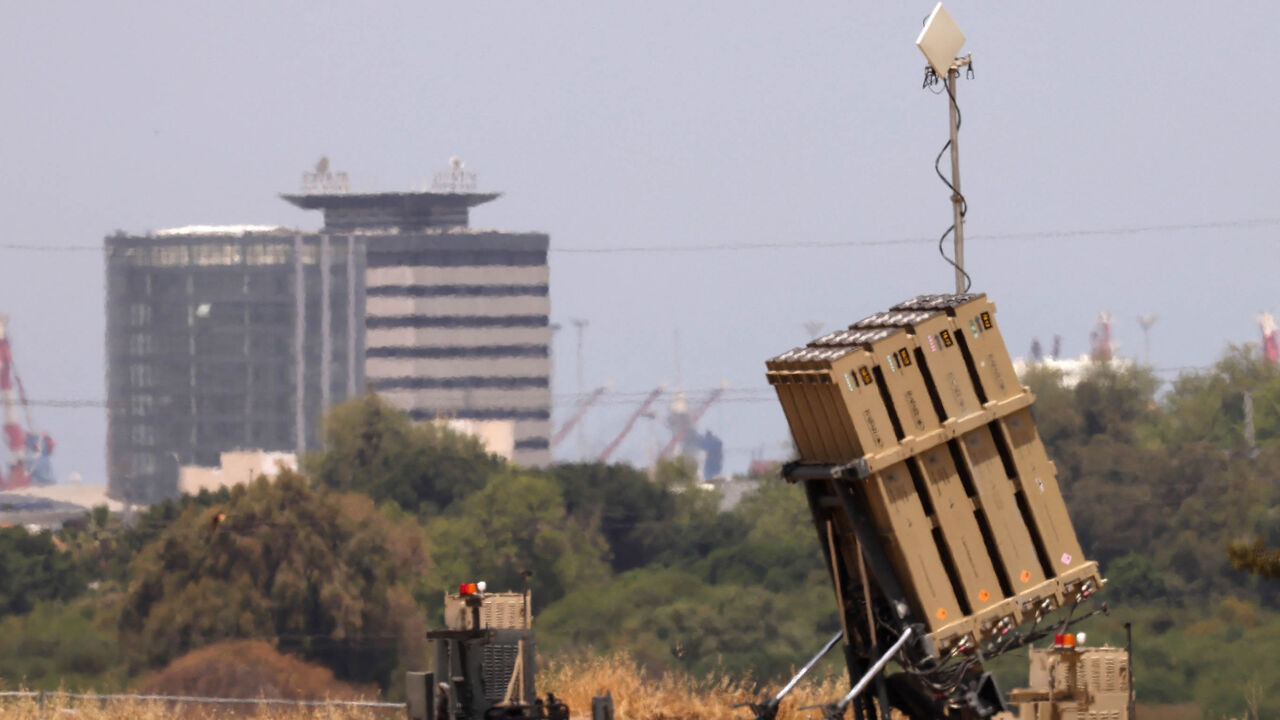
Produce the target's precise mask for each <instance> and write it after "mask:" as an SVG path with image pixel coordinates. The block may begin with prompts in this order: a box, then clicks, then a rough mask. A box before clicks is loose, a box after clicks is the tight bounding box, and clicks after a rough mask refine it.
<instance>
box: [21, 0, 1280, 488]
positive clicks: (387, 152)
mask: <svg viewBox="0 0 1280 720" xmlns="http://www.w3.org/2000/svg"><path fill="white" fill-rule="evenodd" d="M370 8H376V11H373V10H370ZM931 8H932V3H931V2H917V3H868V2H840V3H822V4H819V3H806V4H795V3H777V2H742V1H741V0H739V1H737V2H697V3H687V2H680V3H674V2H645V3H631V4H629V5H624V4H622V3H596V2H593V3H550V2H548V3H520V4H515V3H501V4H498V3H451V4H449V7H445V6H444V4H438V5H437V4H431V3H423V2H395V3H392V2H385V3H376V4H356V3H320V2H291V3H262V2H251V3H250V2H217V3H201V4H196V3H175V2H132V3H81V4H75V5H72V4H70V3H67V4H61V3H32V2H9V3H6V12H5V13H4V15H5V22H4V23H3V29H0V33H2V35H0V39H2V42H0V90H2V91H3V95H2V97H3V103H4V105H3V107H4V110H3V112H2V113H0V133H2V135H3V143H2V144H0V148H2V150H0V153H2V155H0V159H2V160H3V163H2V164H0V168H2V172H0V190H2V197H3V198H4V201H3V203H4V205H3V218H4V228H5V230H4V236H3V237H0V245H4V244H9V245H12V244H22V245H25V244H33V245H39V246H43V247H46V248H48V249H49V250H48V251H30V250H21V249H14V248H12V247H10V248H0V311H8V312H9V313H11V314H12V316H13V318H12V324H11V330H12V336H13V339H14V344H15V348H14V349H15V352H16V353H17V359H18V363H19V367H20V370H21V372H22V375H23V379H24V381H25V384H26V387H27V391H28V394H29V395H30V396H32V397H33V398H35V399H43V400H65V399H87V400H95V399H102V398H103V397H104V395H105V391H104V387H103V386H104V380H103V376H104V357H103V356H104V350H103V332H104V330H103V328H104V312H103V300H102V293H103V264H102V257H101V254H100V253H99V252H97V251H93V250H89V251H84V250H69V251H66V252H59V251H55V249H57V248H67V247H71V246H100V245H101V242H102V237H103V236H104V235H105V234H107V233H109V232H111V231H114V230H115V229H117V228H119V229H123V230H126V231H128V232H145V231H147V230H154V229H159V228H164V227H170V226H174V225H185V224H195V223H269V224H284V225H293V226H298V227H304V228H314V227H317V226H318V225H319V222H320V217H319V215H318V214H308V213H305V212H302V211H300V210H296V209H294V208H292V207H291V206H289V205H287V204H286V203H284V202H282V201H281V200H279V199H278V197H277V194H278V193H280V192H291V191H296V190H297V189H298V187H299V180H300V175H301V173H302V172H303V171H304V170H306V169H308V168H310V167H311V166H312V165H313V164H314V163H315V161H316V160H317V158H319V157H320V155H322V154H324V155H328V156H329V157H330V158H331V160H332V164H333V166H334V167H335V168H336V169H339V170H345V171H346V172H347V173H349V175H350V178H351V183H352V188H353V190H360V191H378V190H405V189H409V188H411V187H413V186H416V185H418V184H420V183H421V182H423V181H424V180H425V179H427V178H430V176H431V175H432V174H433V173H434V172H435V171H436V170H439V169H442V168H444V167H445V166H446V164H447V159H448V157H449V156H450V155H454V154H456V155H459V156H461V157H462V158H463V159H464V160H465V161H466V163H467V165H468V167H469V168H470V169H471V170H473V171H475V172H476V173H478V175H479V181H480V187H481V189H487V190H500V191H502V192H504V193H506V195H505V197H503V198H502V199H500V200H498V201H496V202H494V203H492V204H490V205H489V206H486V207H483V208H481V209H479V210H477V211H475V212H474V214H473V216H472V221H473V224H474V225H478V226H484V227H496V228H502V229H507V230H540V231H545V232H547V233H549V234H550V235H551V242H552V255H551V268H552V291H551V293H552V316H553V321H556V322H560V323H563V324H566V325H567V324H568V320H569V318H572V317H580V318H585V319H587V320H589V322H590V326H589V327H588V328H587V330H586V335H585V346H586V352H585V356H586V362H585V376H586V384H587V386H588V387H593V386H595V385H597V384H600V383H603V382H605V381H612V383H613V387H614V388H615V389H616V390H617V391H618V392H619V393H623V392H640V391H645V390H648V389H649V388H652V387H654V386H657V385H658V384H659V383H662V382H668V383H674V382H675V381H676V379H677V378H676V373H677V360H676V358H677V353H676V348H675V345H676V343H675V340H674V338H675V335H676V333H677V331H678V333H679V338H680V340H679V350H680V352H679V372H680V377H679V380H680V381H681V382H682V383H683V385H684V386H685V387H688V388H691V389H699V390H705V389H707V388H712V387H715V386H717V385H719V384H720V383H721V382H728V383H729V385H730V387H731V388H734V389H735V391H736V399H737V401H736V402H732V403H725V404H721V405H720V406H719V407H718V408H716V409H714V410H712V411H711V412H710V413H709V414H708V416H707V421H706V422H707V425H708V426H709V427H711V428H713V429H714V430H715V431H716V432H717V433H718V434H719V435H721V437H722V438H724V441H725V446H726V450H727V458H726V460H727V465H728V469H730V470H741V469H742V468H743V467H745V465H746V462H747V460H748V458H749V456H750V454H751V451H752V449H753V448H763V450H764V451H765V453H766V454H767V455H769V456H777V455H779V454H781V453H782V452H783V451H784V450H783V447H784V446H783V443H785V441H786V440H787V433H786V424H785V422H784V420H783V418H782V413H781V411H780V410H779V408H778V406H777V404H776V401H774V400H772V399H771V398H770V396H769V394H767V393H766V392H765V391H766V390H767V385H766V384H765V382H764V379H763V374H764V373H763V361H764V360H765V358H767V357H769V356H771V355H774V354H777V353H779V352H781V351H783V350H786V349H787V348H789V347H791V346H794V345H797V344H800V343H802V342H803V341H804V340H805V339H806V337H805V330H804V327H803V323H804V322H806V321H817V322H821V323H823V324H824V326H825V328H826V329H828V330H829V329H833V328H836V327H843V326H845V325H847V324H848V323H850V322H852V321H854V320H857V319H858V318H861V317H863V316H865V315H867V314H869V313H872V312H875V311H877V310H880V309H883V308H885V307H887V306H888V305H890V304H892V303H894V302H897V301H899V300H902V299H904V298H906V297H909V296H912V295H915V294H918V293H922V292H939V291H948V290H949V289H951V287H952V282H953V281H952V275H951V271H950V268H949V266H947V265H945V264H944V263H943V262H942V260H940V259H939V258H938V255H937V250H936V247H935V246H934V245H931V244H930V243H929V242H928V241H927V240H925V239H926V238H930V237H934V238H936V236H937V235H938V234H940V233H941V232H942V230H944V229H945V228H946V226H947V225H948V223H949V213H950V206H949V203H948V194H947V191H946V189H945V188H944V186H943V185H942V184H941V183H940V182H939V181H938V180H937V178H936V177H935V176H934V174H933V167H932V165H933V158H934V155H935V154H936V153H937V151H938V150H939V148H940V147H941V145H942V143H943V141H944V140H945V139H946V131H947V119H946V102H945V100H944V98H943V97H942V96H937V95H934V94H931V93H930V92H928V91H926V90H922V89H921V87H920V85H921V79H922V73H923V68H924V60H923V58H922V57H921V56H920V54H919V51H918V50H917V49H916V47H915V45H914V40H915V36H916V34H917V32H918V31H919V29H920V26H921V22H922V20H923V19H924V18H925V16H926V15H927V14H928V12H929V11H930V9H931ZM948 8H949V10H950V11H951V13H952V15H953V16H954V17H955V18H956V20H957V22H958V23H959V24H960V26H961V27H962V28H963V29H964V30H965V32H966V34H967V35H968V37H969V42H968V44H967V46H966V48H965V49H966V51H969V52H972V53H973V55H974V60H975V69H976V77H975V78H974V79H973V80H967V81H962V83H961V84H960V87H959V100H960V106H961V108H962V110H963V113H964V120H965V125H964V130H963V132H962V135H961V142H960V147H961V152H962V163H961V164H962V169H963V171H964V172H963V188H964V190H965V194H966V195H967V196H968V198H969V204H970V213H969V222H968V225H967V232H968V233H969V239H970V242H969V244H968V249H967V260H968V266H969V269H970V272H971V274H972V275H973V277H974V280H975V286H974V287H975V289H976V290H979V291H984V292H987V293H988V294H989V295H990V296H991V297H992V299H993V300H994V301H995V302H996V303H997V305H998V306H999V309H1000V315H999V319H1000V322H1001V324H1002V327H1003V330H1004V335H1005V338H1006V339H1007V340H1008V342H1009V343H1010V345H1011V349H1012V350H1013V351H1014V353H1015V354H1023V353H1025V351H1026V348H1027V347H1028V345H1029V343H1030V341H1031V338H1032V337H1033V336H1039V337H1040V338H1041V339H1042V340H1043V341H1044V342H1045V344H1046V345H1047V344H1048V343H1049V342H1050V339H1051V338H1052V336H1053V335H1054V334H1055V333H1058V334H1061V335H1062V336H1063V339H1064V350H1065V351H1066V352H1067V353H1068V354H1078V353H1081V352H1084V351H1085V350H1086V349H1087V343H1088V334H1089V330H1090V328H1091V326H1092V325H1093V323H1094V321H1095V317H1096V314H1097V312H1098V311H1100V310H1108V311H1110V312H1111V313H1112V315H1113V316H1114V317H1115V325H1114V332H1115V335H1116V336H1117V339H1118V340H1119V342H1120V343H1121V344H1122V351H1128V352H1130V353H1137V354H1140V353H1141V348H1142V337H1141V333H1140V330H1139V328H1138V325H1137V322H1136V319H1135V318H1136V316H1137V315H1139V314H1142V313H1155V314H1158V315H1159V316H1160V320H1159V321H1158V322H1157V323H1156V325H1155V327H1154V329H1153V330H1152V334H1151V345H1152V360H1153V363H1154V364H1155V365H1156V366H1157V367H1161V368H1170V367H1178V366H1197V365H1204V364H1207V363H1210V362H1212V361H1213V359H1214V358H1215V357H1217V356H1218V354H1219V353H1220V352H1221V351H1222V350H1223V348H1224V347H1225V345H1226V343H1228V342H1235V343H1240V342H1250V341H1254V340H1256V337H1257V335H1258V331H1257V326H1256V324H1255V321H1254V316H1255V315H1256V314H1257V313H1258V312H1259V311H1260V310H1264V309H1269V310H1273V311H1275V310H1280V287H1277V283H1276V270H1277V262H1276V261H1277V259H1280V251H1278V250H1277V247H1276V243H1275V240H1274V239H1273V238H1274V236H1275V234H1276V232H1277V228H1280V209H1277V207H1276V200H1275V193H1276V190H1277V188H1278V186H1280V183H1278V182H1277V181H1278V180H1280V163H1278V162H1277V161H1278V160H1280V158H1278V157H1277V155H1278V154H1277V147H1278V143H1277V140H1276V133H1277V126H1278V125H1280V95H1277V93H1276V92H1275V89H1274V86H1275V81H1274V73H1275V71H1276V68H1277V67H1280V46H1278V44H1277V43H1276V42H1274V40H1273V39H1272V38H1271V35H1273V34H1274V30H1275V28H1277V27H1280V6H1277V5H1276V4H1275V3H1262V2H1256V3H1221V4H1217V3H1186V2H1182V3H1169V2H1161V3H1154V2H1151V3H1137V2H1124V3H1116V2H1088V3H1083V2H1073V3H1055V4H1053V5H1049V4H1046V3H1001V4H999V5H998V6H997V5H995V4H990V3H986V4H980V3H974V2H963V1H961V0H956V1H955V2H951V3H949V4H948ZM944 167H945V164H944ZM1205 225H1209V226H1211V227H1204V226H1205ZM1152 226H1181V227H1180V228H1178V229H1172V228H1169V229H1164V230H1155V231H1144V232H1107V233H1100V234H1088V235H1076V236H1070V235H1068V236H1058V237H1054V236H1052V235H1051V234H1052V233H1055V232H1069V231H1078V230H1105V231H1115V230H1118V229H1130V228H1148V227H1152ZM1185 226H1200V227H1193V228H1187V227H1185ZM1010 235H1014V237H1009V236H1010ZM984 236H987V237H986V239H984ZM990 236H1002V237H990ZM898 239H921V242H917V243H906V244H895V245H883V246H867V245H845V246H840V247H827V248H814V247H798V246H796V245H795V244H800V243H830V242H844V243H857V242H870V241H882V240H898ZM751 244H776V245H778V246H779V247H776V248H773V249H755V250H744V249H733V248H741V246H744V245H751ZM705 246H715V247H721V248H729V249H721V250H700V251H677V250H678V249H684V250H690V249H692V248H695V247H705ZM634 247H664V248H665V247H669V248H673V250H671V251H650V252H637V253H632V252H613V253H598V254H597V253H576V252H571V251H572V250H582V249H596V250H608V249H611V248H612V249H618V248H634ZM556 352H557V358H558V363H557V368H556V376H555V392H556V394H557V397H558V401H559V402H561V403H563V406H562V407H561V406H558V407H557V419H560V418H563V417H564V415H565V411H566V410H567V409H568V407H569V404H570V403H572V401H573V399H572V398H571V397H569V395H570V394H572V393H573V392H575V391H576V389H577V388H576V376H575V375H576V374H575V371H576V368H575V364H574V362H573V358H574V348H573V334H572V330H565V331H561V332H560V333H559V335H558V336H557V341H556ZM628 401H629V400H628ZM629 409H630V408H629V406H628V405H626V404H625V403H615V404H612V405H608V406H605V407H602V408H601V409H600V410H598V411H594V412H593V413H592V414H591V415H590V416H589V417H588V427H587V429H586V431H585V433H584V434H585V444H586V450H588V451H592V450H595V451H598V450H599V449H600V448H601V447H602V446H603V445H604V444H605V443H607V442H608V441H609V440H610V439H611V438H612V436H613V435H614V434H615V433H616V432H617V430H618V429H619V428H620V426H621V424H622V422H623V421H624V419H625V416H626V415H627V413H628V411H629ZM34 412H35V415H36V420H37V425H39V426H41V427H43V428H44V429H47V430H48V431H49V432H50V433H51V434H52V435H53V436H54V438H55V439H56V440H57V441H58V443H59V444H58V448H57V458H56V470H57V471H58V472H59V474H60V475H65V474H66V473H67V472H69V471H71V470H78V471H80V472H81V473H83V474H84V476H85V479H86V481H88V482H102V481H103V473H104V466H105V462H104V444H105V430H106V421H105V413H104V411H103V410H102V409H101V408H96V409H94V408H89V409H59V408H50V407H36V408H34ZM649 432H650V431H649V430H648V429H647V428H646V427H645V425H644V424H643V423H642V424H641V426H640V427H639V428H638V429H637V432H636V433H635V434H634V436H633V438H632V442H630V443H629V444H628V445H627V447H626V448H624V450H625V452H623V453H621V455H622V456H623V457H629V458H632V459H642V458H643V457H644V453H645V448H644V446H645V443H646V441H647V439H648V434H649ZM652 432H653V433H654V435H655V436H658V437H659V440H661V439H662V437H661V436H662V435H665V433H662V432H661V429H660V428H658V427H654V428H653V430H652ZM576 452H577V447H576V443H575V442H574V441H573V440H572V439H571V440H570V441H568V442H567V443H566V445H565V446H564V447H562V448H561V453H559V454H560V455H561V456H573V455H575V454H576Z"/></svg>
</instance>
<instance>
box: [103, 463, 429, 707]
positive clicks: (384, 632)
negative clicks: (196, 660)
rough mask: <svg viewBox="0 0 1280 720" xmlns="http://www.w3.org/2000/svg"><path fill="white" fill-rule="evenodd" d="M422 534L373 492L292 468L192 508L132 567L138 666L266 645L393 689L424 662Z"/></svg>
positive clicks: (128, 623) (130, 630)
mask: <svg viewBox="0 0 1280 720" xmlns="http://www.w3.org/2000/svg"><path fill="white" fill-rule="evenodd" d="M426 568H427V555H426V545H425V537H424V536H423V534H422V532H421V528H420V527H419V526H418V525H417V524H416V523H415V522H414V521H413V520H412V518H408V517H405V516H404V515H403V514H397V513H394V512H391V511H384V512H379V511H378V510H377V509H376V508H375V507H374V504H373V501H372V500H370V499H369V498H368V497H365V496H361V495H357V494H350V493H337V492H333V491H329V490H325V489H320V490H313V489H312V488H311V487H310V486H309V485H308V483H307V480H306V479H305V478H304V477H302V476H301V475H297V474H295V473H290V472H284V473H282V474H281V475H279V476H278V477H277V478H276V479H275V480H274V481H268V480H267V479H265V478H258V479H257V480H255V481H254V482H253V483H252V484H250V485H247V486H238V487H236V488H235V489H233V490H232V491H231V496H230V501H229V502H228V503H226V504H225V505H223V504H219V505H214V506H212V507H208V508H200V507H197V506H194V505H193V506H191V507H188V508H187V509H186V510H184V511H183V512H182V514H181V516H180V517H179V518H178V519H177V520H176V521H175V522H174V523H172V524H171V525H170V526H169V527H167V528H166V529H165V530H164V532H162V533H161V534H160V536H159V537H157V538H156V539H155V540H154V541H152V542H151V543H150V544H148V545H147V546H146V547H145V548H144V549H143V550H142V552H141V553H139V555H138V556H137V558H135V559H134V561H133V563H132V565H131V566H130V573H131V576H132V579H131V581H130V583H129V588H128V591H127V593H126V596H125V599H124V606H123V609H122V611H121V614H120V632H121V641H122V643H121V644H122V647H124V648H127V651H128V658H127V659H128V660H129V661H130V665H131V667H132V668H134V669H140V668H141V667H160V666H162V665H164V664H166V663H168V662H169V661H171V660H172V659H173V658H176V657H178V656H179V655H182V654H184V653H186V652H188V651H190V650H193V649H195V648H197V647H200V646H202V645H205V644H208V643H210V642H213V641H216V640H223V639H228V638H259V639H265V640H268V641H272V642H274V643H276V644H277V645H278V646H279V647H280V648H281V649H282V650H285V651H287V652H294V653H297V654H300V655H302V656H303V657H305V658H308V659H312V660H316V661H319V662H321V663H322V664H324V665H326V666H328V667H329V668H331V669H333V671H334V672H335V674H337V675H338V677H340V678H342V679H347V680H353V681H356V682H368V681H377V682H379V683H380V684H382V685H383V686H384V687H385V686H386V685H387V683H388V682H389V681H390V679H391V677H392V671H393V670H394V669H395V668H396V665H397V663H399V662H401V661H406V662H408V661H410V660H414V659H417V660H420V659H421V655H422V653H423V650H424V648H422V646H421V643H422V640H421V638H422V630H423V627H424V623H423V621H424V618H423V617H422V616H421V613H420V611H419V610H418V609H417V607H416V604H415V602H414V596H413V592H414V591H415V590H420V589H421V587H422V584H423V582H424V580H425V572H426Z"/></svg>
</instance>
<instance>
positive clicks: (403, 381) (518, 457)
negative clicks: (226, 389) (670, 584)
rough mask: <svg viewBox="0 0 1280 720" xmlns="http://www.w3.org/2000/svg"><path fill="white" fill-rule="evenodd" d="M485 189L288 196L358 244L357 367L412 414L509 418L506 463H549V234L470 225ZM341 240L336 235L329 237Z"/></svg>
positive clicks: (490, 196) (326, 229)
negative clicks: (361, 359) (361, 281)
mask: <svg viewBox="0 0 1280 720" xmlns="http://www.w3.org/2000/svg"><path fill="white" fill-rule="evenodd" d="M496 197H498V196H497V195H496V194H493V193H472V192H419V193H373V194H334V193H314V194H306V195H286V196H285V199H286V200H288V201H290V202H292V203H294V204H295V205H298V206H299V207H303V208H308V209H318V210H323V212H324V218H325V219H324V229H323V230H321V233H354V234H356V235H357V236H359V237H360V238H361V239H362V240H363V241H364V243H365V247H366V253H367V254H366V264H367V269H366V271H365V293H366V299H365V333H366V335H365V352H364V356H365V368H364V369H365V375H366V377H367V379H368V383H369V386H370V387H371V388H372V389H374V390H376V391H377V392H378V393H380V394H381V395H382V396H383V397H385V398H386V399H387V400H388V401H390V402H391V403H392V404H394V405H395V406H396V407H399V408H401V409H403V410H405V411H406V412H408V413H409V415H410V416H411V417H413V418H414V419H415V420H431V419H435V418H456V419H460V420H474V421H480V422H510V423H512V424H513V432H512V436H513V439H514V452H513V459H514V460H515V461H516V462H517V463H519V464H522V465H545V464H547V463H549V462H550V461H551V450H550V437H551V386H550V378H551V358H550V346H551V327H550V322H549V316H550V313H551V298H550V292H549V282H550V271H549V268H548V266H547V247H548V242H549V240H548V237H547V236H546V235H545V234H542V233H508V232H499V231H496V230H478V229H473V228H471V227H469V222H468V215H469V212H468V211H469V209H470V208H471V207H474V206H476V205H479V204H481V203H485V202H489V201H491V200H493V199H494V198H496ZM335 237H342V235H335Z"/></svg>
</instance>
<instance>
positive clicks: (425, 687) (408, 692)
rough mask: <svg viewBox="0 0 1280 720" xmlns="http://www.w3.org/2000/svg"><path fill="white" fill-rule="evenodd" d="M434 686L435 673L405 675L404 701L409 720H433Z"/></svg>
mask: <svg viewBox="0 0 1280 720" xmlns="http://www.w3.org/2000/svg"><path fill="white" fill-rule="evenodd" d="M435 686H436V681H435V673H429V672H417V671H411V672H408V673H405V676H404V699H405V707H406V709H408V711H409V720H435V712H436V704H435V703H434V702H432V699H433V695H434V690H435Z"/></svg>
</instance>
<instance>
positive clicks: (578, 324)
mask: <svg viewBox="0 0 1280 720" xmlns="http://www.w3.org/2000/svg"><path fill="white" fill-rule="evenodd" d="M569 322H571V323H573V327H574V329H575V330H577V335H578V399H579V401H581V400H582V399H583V398H584V397H585V395H584V393H585V392H586V383H585V382H584V380H583V370H582V336H583V331H584V330H586V327H587V325H589V324H590V323H589V322H588V321H587V320H585V319H583V318H570V320H569ZM576 439H577V443H578V460H579V461H581V460H582V459H584V458H585V457H586V454H585V451H584V450H583V440H582V423H578V428H577V433H576Z"/></svg>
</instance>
